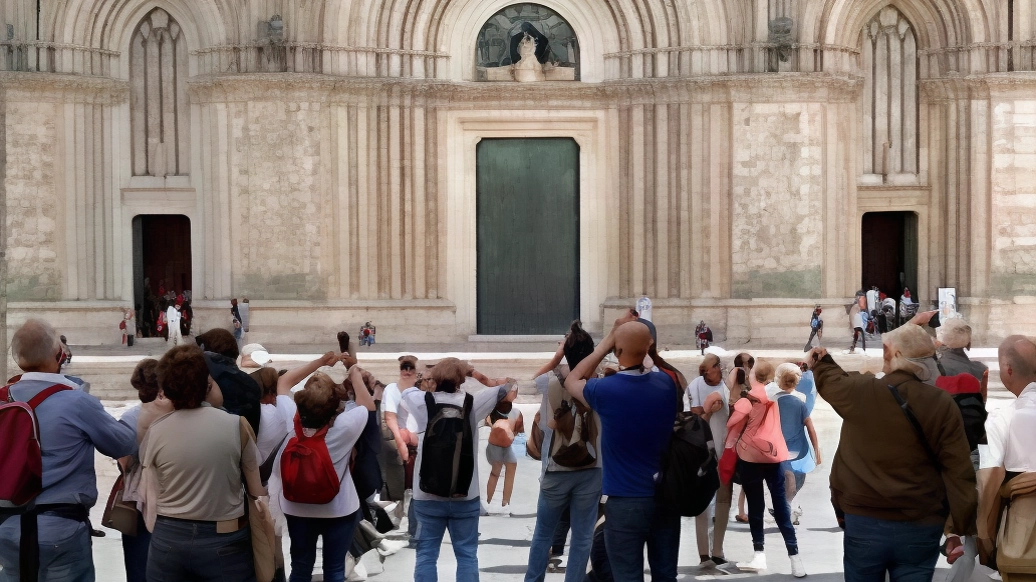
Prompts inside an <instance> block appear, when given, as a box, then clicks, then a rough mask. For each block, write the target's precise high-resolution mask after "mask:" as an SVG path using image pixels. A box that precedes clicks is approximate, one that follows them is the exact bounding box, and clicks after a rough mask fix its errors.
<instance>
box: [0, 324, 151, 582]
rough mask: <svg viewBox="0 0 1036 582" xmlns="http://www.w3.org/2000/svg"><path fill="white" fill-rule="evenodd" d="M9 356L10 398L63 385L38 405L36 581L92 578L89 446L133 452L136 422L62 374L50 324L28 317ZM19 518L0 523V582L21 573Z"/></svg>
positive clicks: (93, 488)
mask: <svg viewBox="0 0 1036 582" xmlns="http://www.w3.org/2000/svg"><path fill="white" fill-rule="evenodd" d="M11 355H12V356H14V360H15V361H16V362H17V363H18V367H19V368H21V369H22V371H23V372H24V373H23V374H22V375H21V379H20V380H19V381H18V382H15V383H14V384H11V387H10V390H11V396H12V398H13V399H14V400H16V401H18V402H28V401H29V400H32V398H33V397H34V396H36V395H37V394H39V393H40V392H43V391H44V390H47V389H48V388H50V387H52V386H55V385H56V386H60V387H62V390H61V391H58V392H56V393H54V394H53V395H52V396H49V397H46V399H45V400H43V402H42V403H40V405H39V406H37V407H36V417H37V419H38V420H39V426H40V443H41V447H42V452H43V492H42V493H40V495H39V497H37V498H36V509H37V510H40V513H39V517H38V519H37V523H38V525H39V560H40V570H39V579H40V580H66V581H69V582H92V581H93V580H94V579H95V577H96V576H95V573H94V560H93V550H92V546H91V540H90V529H91V528H90V520H89V516H90V508H91V507H93V505H94V504H95V503H96V502H97V476H96V474H95V473H94V463H95V458H94V456H95V455H94V450H95V449H96V450H97V451H100V452H101V454H103V455H107V456H109V457H111V458H113V459H117V458H119V457H125V456H127V455H131V454H133V453H134V452H136V450H137V439H136V434H137V431H136V427H130V426H129V425H127V424H125V423H123V422H121V421H118V420H115V418H113V417H112V416H111V415H110V414H108V412H107V411H105V410H104V407H103V406H102V405H101V402H100V401H99V400H97V398H94V397H93V396H90V395H89V394H87V393H85V392H83V391H82V390H81V389H80V386H79V385H78V384H76V383H75V382H72V381H71V380H69V379H68V378H67V377H65V376H63V375H61V364H62V363H63V362H64V360H65V358H64V355H63V351H62V348H61V341H60V340H59V339H58V334H57V332H56V331H54V328H53V327H51V325H50V324H49V323H47V322H46V321H43V320H41V319H29V320H28V321H26V322H25V324H24V325H22V326H21V327H20V328H19V329H18V331H16V332H15V333H14V336H13V337H12V338H11ZM21 537H22V536H21V520H20V519H18V518H11V519H8V520H7V521H5V522H3V525H2V526H0V567H2V570H0V581H3V582H13V581H15V580H18V579H19V567H20V560H19V558H20V555H19V550H20V547H21Z"/></svg>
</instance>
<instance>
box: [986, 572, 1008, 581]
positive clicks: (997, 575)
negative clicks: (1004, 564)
mask: <svg viewBox="0 0 1036 582" xmlns="http://www.w3.org/2000/svg"><path fill="white" fill-rule="evenodd" d="M989 579H990V580H1003V579H1004V577H1003V576H1001V575H1000V572H992V573H991V574H990V575H989Z"/></svg>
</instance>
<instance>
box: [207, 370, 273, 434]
mask: <svg viewBox="0 0 1036 582" xmlns="http://www.w3.org/2000/svg"><path fill="white" fill-rule="evenodd" d="M205 363H206V364H208V366H209V375H210V376H212V379H213V380H215V381H216V384H217V385H219V389H220V391H221V392H223V409H224V410H226V411H227V412H229V413H230V414H236V415H238V416H243V417H245V420H247V421H248V424H249V425H250V426H251V427H252V432H253V433H254V434H259V418H260V416H261V413H260V410H261V409H260V400H262V397H263V391H262V389H261V388H260V387H259V384H258V383H257V382H256V381H255V379H254V378H252V377H251V376H249V375H248V374H246V373H244V372H242V371H241V370H240V369H239V368H238V367H237V364H236V363H235V362H234V360H232V359H231V358H228V357H226V356H224V355H221V354H217V353H215V352H205Z"/></svg>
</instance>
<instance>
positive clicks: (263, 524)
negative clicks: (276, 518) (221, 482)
mask: <svg viewBox="0 0 1036 582" xmlns="http://www.w3.org/2000/svg"><path fill="white" fill-rule="evenodd" d="M246 495H247V494H246ZM246 499H247V503H246V504H245V506H246V509H245V511H247V512H248V525H249V527H250V528H251V530H252V553H253V556H254V560H253V561H254V564H255V578H256V580H258V582H271V581H272V580H273V576H274V573H275V572H276V570H277V564H276V558H275V556H276V553H277V536H276V534H275V533H274V529H273V518H272V517H271V516H270V507H269V506H268V505H267V504H266V501H264V500H262V499H260V498H258V497H252V496H251V495H247V497H246Z"/></svg>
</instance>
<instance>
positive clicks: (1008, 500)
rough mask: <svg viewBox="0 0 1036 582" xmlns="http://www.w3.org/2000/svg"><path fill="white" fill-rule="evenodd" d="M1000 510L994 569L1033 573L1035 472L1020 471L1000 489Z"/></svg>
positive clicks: (1035, 571)
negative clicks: (1001, 505) (1001, 508)
mask: <svg viewBox="0 0 1036 582" xmlns="http://www.w3.org/2000/svg"><path fill="white" fill-rule="evenodd" d="M1000 497H1001V498H1002V499H1003V504H1004V513H1003V517H1002V518H1001V520H1000V533H999V535H997V539H996V565H997V569H998V570H999V571H1000V572H1001V574H1003V575H1004V579H1005V580H1007V579H1008V578H1009V577H1008V574H1030V575H1031V574H1036V528H1033V525H1032V524H1033V522H1034V521H1036V473H1022V474H1021V475H1018V476H1017V477H1015V478H1013V479H1011V480H1010V481H1008V482H1007V483H1004V485H1003V486H1002V487H1001V488H1000Z"/></svg>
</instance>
